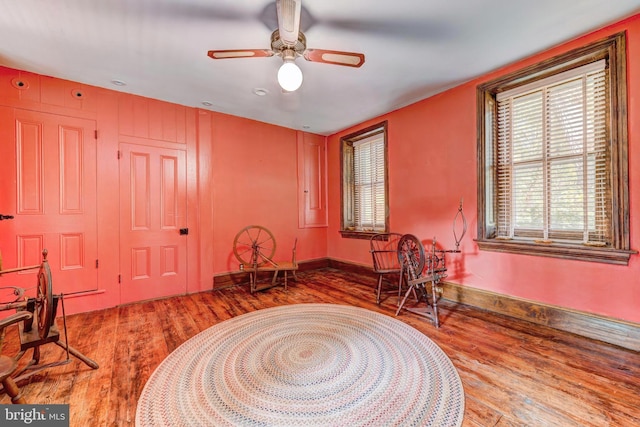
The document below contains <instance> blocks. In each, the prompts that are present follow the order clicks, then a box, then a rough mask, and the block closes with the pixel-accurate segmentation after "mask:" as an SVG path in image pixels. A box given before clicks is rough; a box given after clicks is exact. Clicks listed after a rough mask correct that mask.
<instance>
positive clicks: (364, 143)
mask: <svg viewBox="0 0 640 427" xmlns="http://www.w3.org/2000/svg"><path fill="white" fill-rule="evenodd" d="M386 126H387V124H386V122H383V123H380V124H377V125H374V126H371V127H368V128H366V129H363V130H361V131H358V132H355V133H353V134H350V135H347V136H345V137H343V138H342V139H341V144H342V145H341V150H342V210H343V215H342V222H341V233H342V235H343V236H345V237H363V238H365V237H366V238H368V237H369V236H370V235H371V234H373V233H380V232H386V231H388V227H389V224H388V218H389V212H388V203H387V198H388V183H387V158H386V157H387V154H386V153H387V131H386V129H387V127H386Z"/></svg>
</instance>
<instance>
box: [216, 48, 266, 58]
mask: <svg viewBox="0 0 640 427" xmlns="http://www.w3.org/2000/svg"><path fill="white" fill-rule="evenodd" d="M207 55H209V57H210V58H211V59H229V58H264V57H267V56H273V51H272V50H270V49H230V50H210V51H209V52H208V53H207Z"/></svg>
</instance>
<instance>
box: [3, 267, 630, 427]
mask: <svg viewBox="0 0 640 427" xmlns="http://www.w3.org/2000/svg"><path fill="white" fill-rule="evenodd" d="M374 288H375V279H374V278H373V277H367V276H360V275H354V274H351V273H345V272H342V271H338V270H334V269H324V270H317V271H311V272H301V273H299V274H298V281H297V282H290V286H289V290H288V291H287V292H285V291H284V289H283V288H282V287H276V288H272V289H269V290H266V291H262V292H258V293H256V294H254V295H251V294H250V293H249V291H248V289H249V288H248V284H247V285H246V286H237V287H232V288H227V289H220V290H215V291H210V292H203V293H199V294H193V295H188V296H181V297H175V298H169V299H163V300H156V301H149V302H144V303H137V304H132V305H127V306H122V307H117V308H113V309H108V310H102V311H96V312H92V313H85V314H79V315H74V316H69V317H68V319H67V329H68V333H69V343H70V344H71V345H72V346H73V347H75V348H76V349H78V350H79V351H81V352H82V353H84V354H86V355H87V356H89V357H91V358H92V359H94V360H96V361H97V362H98V363H99V364H100V368H99V369H98V370H92V369H91V368H89V367H88V366H86V365H85V364H83V363H81V362H79V361H78V360H77V359H74V360H73V361H72V363H70V364H68V365H65V366H62V367H55V368H50V369H48V370H45V371H43V372H42V373H40V374H38V375H36V376H34V377H32V378H31V380H30V382H29V383H28V384H20V386H21V389H22V391H23V393H24V395H25V396H26V399H27V401H28V402H29V403H42V404H51V403H69V404H70V417H71V425H72V426H89V425H91V426H126V425H132V424H133V423H134V420H135V412H136V402H137V399H138V397H139V396H140V393H141V392H142V389H143V387H144V384H145V382H146V381H147V379H148V378H149V376H150V375H151V373H152V372H153V370H154V369H155V368H156V366H158V364H159V363H160V362H162V360H163V359H164V358H165V357H166V356H167V355H168V354H169V353H170V352H171V351H173V350H174V349H175V348H176V347H178V346H179V345H180V344H181V343H182V342H184V341H185V340H187V339H189V338H190V337H192V336H193V335H195V334H197V333H198V332H200V331H202V330H204V329H206V328H208V327H210V326H212V325H214V324H216V323H218V322H222V321H224V320H227V319H229V318H231V317H234V316H237V315H240V314H243V313H247V312H251V311H254V310H259V309H262V308H267V307H273V306H279V305H284V304H296V303H311V302H314V303H317V302H322V303H332V304H349V305H355V306H360V307H363V308H367V309H370V310H373V311H378V312H381V313H384V314H387V315H390V316H393V315H394V313H395V307H396V301H397V298H396V297H395V296H387V297H386V299H385V300H384V301H383V302H382V304H381V305H380V306H378V305H376V304H375V293H374ZM440 307H441V309H442V310H441V317H440V319H441V327H440V329H435V328H434V327H433V326H432V325H431V323H430V322H429V321H427V320H426V319H424V318H422V317H420V316H417V315H415V314H411V313H408V312H402V313H401V314H400V316H398V319H400V320H402V321H404V322H406V323H408V324H410V325H411V326H413V327H415V328H417V329H419V330H420V331H422V332H423V333H424V334H425V335H427V336H428V337H430V338H431V339H432V340H433V341H434V342H436V343H437V344H438V345H439V346H440V347H441V348H442V349H443V350H444V352H445V353H446V354H447V355H448V356H449V358H450V359H451V360H452V362H453V364H454V365H455V366H456V368H457V369H458V372H459V374H460V377H461V379H462V383H463V386H464V390H465V395H466V402H465V418H464V424H463V425H464V426H483V427H484V426H634V425H640V403H639V402H640V400H639V399H640V397H639V396H640V355H639V354H638V353H636V352H633V351H630V350H625V349H621V348H618V347H615V346H612V345H608V344H603V343H601V342H598V341H593V340H590V339H586V338H582V337H578V336H575V335H572V334H568V333H564V332H560V331H557V330H553V329H549V328H546V327H542V326H537V325H534V324H532V323H528V322H524V321H520V320H514V319H511V318H507V317H503V316H500V315H495V314H491V313H488V312H484V311H479V310H476V309H473V308H471V307H468V306H464V305H454V304H451V303H446V302H442V304H441V306H440ZM57 322H58V325H59V327H60V328H61V329H62V320H61V319H58V321H57ZM11 329H12V330H11V331H10V332H9V333H8V334H7V342H6V343H5V346H4V348H3V354H12V353H11V352H15V351H16V349H17V333H16V331H15V329H17V328H13V327H12V328H11ZM30 356H31V354H30V353H29V354H27V355H26V356H25V357H23V359H22V362H24V361H26V360H27V359H29V358H30ZM64 356H65V355H64V352H63V350H62V349H60V348H59V347H57V346H55V345H52V344H49V345H45V346H43V347H42V358H41V362H50V361H53V360H59V359H63V358H64ZM0 397H1V399H0V403H8V402H9V399H8V397H7V396H6V395H4V394H3V395H2V396H0Z"/></svg>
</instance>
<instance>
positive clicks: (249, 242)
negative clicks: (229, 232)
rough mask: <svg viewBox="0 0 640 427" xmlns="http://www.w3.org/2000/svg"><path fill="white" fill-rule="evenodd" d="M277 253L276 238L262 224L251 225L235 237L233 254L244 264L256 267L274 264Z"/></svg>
mask: <svg viewBox="0 0 640 427" xmlns="http://www.w3.org/2000/svg"><path fill="white" fill-rule="evenodd" d="M275 253H276V239H275V238H274V237H273V234H271V232H270V231H269V230H267V229H266V228H265V227H263V226H261V225H249V226H247V227H245V228H243V229H242V230H240V231H239V232H238V234H236V237H235V239H233V254H234V255H235V256H236V258H237V259H238V261H240V263H241V265H242V266H250V267H252V268H256V267H260V266H261V265H264V264H266V263H269V264H274V262H273V255H274V254H275Z"/></svg>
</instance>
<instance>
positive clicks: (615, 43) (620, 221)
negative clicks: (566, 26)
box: [476, 32, 637, 265]
mask: <svg viewBox="0 0 640 427" xmlns="http://www.w3.org/2000/svg"><path fill="white" fill-rule="evenodd" d="M599 59H607V60H608V61H609V64H608V66H609V79H610V80H609V87H610V104H611V105H610V111H611V115H610V117H611V122H610V123H609V127H610V136H611V166H612V175H613V179H612V202H613V204H612V206H613V212H612V214H613V216H612V238H613V241H612V246H611V247H610V248H595V247H589V246H583V245H578V244H564V243H551V244H547V243H537V242H526V241H516V240H512V241H509V240H500V239H495V238H493V236H492V230H491V228H490V224H488V221H489V218H487V203H492V204H493V212H496V205H495V197H494V200H488V197H487V190H488V189H489V187H490V186H491V185H495V180H493V184H491V182H487V181H488V178H490V177H488V176H487V174H489V173H492V172H491V169H490V168H491V166H492V165H490V164H488V163H487V154H488V151H489V150H495V149H496V148H495V145H496V144H493V141H494V140H495V132H496V129H495V126H494V123H492V122H490V123H488V122H489V121H490V119H493V118H494V117H496V115H495V114H496V112H495V110H493V111H492V110H491V109H490V107H489V105H490V104H491V101H492V100H493V101H495V96H496V94H498V93H499V92H502V91H505V90H509V89H512V88H514V87H517V86H520V85H523V84H525V83H531V82H534V81H537V80H540V79H542V78H545V77H548V76H550V75H553V74H557V73H559V72H562V71H566V70H568V69H571V68H575V67H577V66H580V65H584V64H587V63H590V62H594V61H596V60H599ZM626 66H627V58H626V34H625V33H624V32H621V33H618V34H614V35H612V36H609V37H607V38H604V39H602V40H599V41H596V42H594V43H591V44H589V45H587V46H584V47H580V48H578V49H574V50H572V51H569V52H567V53H565V54H561V55H558V56H555V57H553V58H550V59H548V60H545V61H542V62H540V63H538V64H534V65H531V66H529V67H525V68H523V69H521V70H518V71H515V72H513V73H509V74H507V75H505V76H502V77H499V78H497V79H495V80H492V81H489V82H486V83H484V84H481V85H479V86H478V88H477V98H476V102H477V164H478V171H477V174H478V223H477V224H478V230H477V231H478V238H477V239H476V242H477V243H478V247H479V248H480V249H481V250H488V251H497V252H509V253H516V254H526V255H536V256H547V257H556V258H564V259H574V260H582V261H592V262H602V263H610V264H623V265H628V263H629V258H630V256H631V255H632V254H636V253H637V251H635V250H632V249H631V248H630V235H629V185H628V184H629V176H628V167H629V166H628V164H629V160H628V145H629V143H628V135H627V132H628V128H627V73H626ZM492 105H493V108H494V109H495V108H497V104H496V103H495V102H493V104H492ZM487 137H488V138H490V139H491V141H487ZM487 168H489V172H487ZM491 190H493V194H495V191H496V190H495V189H494V188H491Z"/></svg>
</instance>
